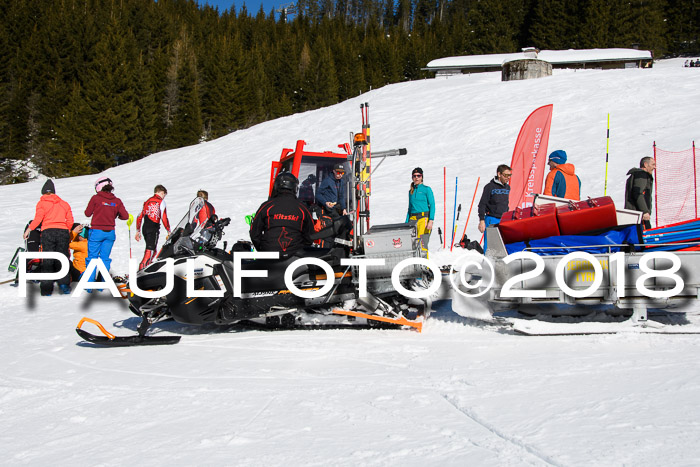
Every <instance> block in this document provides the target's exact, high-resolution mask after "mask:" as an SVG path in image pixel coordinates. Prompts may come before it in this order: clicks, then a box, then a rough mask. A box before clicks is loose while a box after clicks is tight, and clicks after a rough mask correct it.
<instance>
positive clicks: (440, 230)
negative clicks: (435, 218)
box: [438, 227, 442, 243]
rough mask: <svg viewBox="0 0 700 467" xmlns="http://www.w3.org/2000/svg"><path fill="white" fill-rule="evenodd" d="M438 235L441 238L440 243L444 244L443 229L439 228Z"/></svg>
mask: <svg viewBox="0 0 700 467" xmlns="http://www.w3.org/2000/svg"><path fill="white" fill-rule="evenodd" d="M438 235H439V236H440V243H442V229H441V228H440V227H438Z"/></svg>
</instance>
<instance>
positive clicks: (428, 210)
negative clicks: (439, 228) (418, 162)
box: [406, 167, 435, 251]
mask: <svg viewBox="0 0 700 467" xmlns="http://www.w3.org/2000/svg"><path fill="white" fill-rule="evenodd" d="M412 177H413V182H412V183H411V189H410V190H409V191H408V212H407V213H406V222H410V223H411V224H412V225H415V226H416V230H417V234H418V237H419V238H420V241H421V247H422V248H423V249H424V250H426V251H427V250H428V242H429V241H430V232H431V231H432V230H433V220H434V219H435V197H434V196H433V190H432V189H431V188H430V187H429V186H427V185H423V169H421V168H420V167H416V168H415V169H413V172H412Z"/></svg>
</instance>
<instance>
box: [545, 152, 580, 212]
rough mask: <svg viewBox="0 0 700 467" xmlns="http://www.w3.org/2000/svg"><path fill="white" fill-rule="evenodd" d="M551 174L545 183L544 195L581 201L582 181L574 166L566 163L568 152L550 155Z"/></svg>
mask: <svg viewBox="0 0 700 467" xmlns="http://www.w3.org/2000/svg"><path fill="white" fill-rule="evenodd" d="M548 165H549V169H550V170H549V173H548V174H547V179H546V180H545V182H544V194H545V195H550V196H556V197H559V198H566V199H573V200H575V201H578V200H579V199H581V179H580V178H578V175H576V173H575V171H576V168H575V167H574V164H567V163H566V152H564V151H562V150H561V149H559V150H557V151H554V152H552V153H551V154H550V155H549V162H548Z"/></svg>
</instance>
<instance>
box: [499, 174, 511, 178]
mask: <svg viewBox="0 0 700 467" xmlns="http://www.w3.org/2000/svg"><path fill="white" fill-rule="evenodd" d="M501 175H503V177H504V178H510V177H512V176H513V174H501Z"/></svg>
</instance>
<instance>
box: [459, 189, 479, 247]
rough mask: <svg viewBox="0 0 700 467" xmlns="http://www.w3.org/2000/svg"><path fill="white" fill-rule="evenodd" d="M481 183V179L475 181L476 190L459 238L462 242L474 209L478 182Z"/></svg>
mask: <svg viewBox="0 0 700 467" xmlns="http://www.w3.org/2000/svg"><path fill="white" fill-rule="evenodd" d="M480 181H481V177H479V178H477V179H476V188H474V196H472V204H471V205H470V206H469V214H467V220H466V221H465V222H464V231H463V232H462V236H461V237H460V238H459V239H460V240H462V239H463V238H464V234H466V233H467V225H469V218H470V217H471V215H472V208H473V207H474V200H475V199H476V192H477V190H479V182H480Z"/></svg>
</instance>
